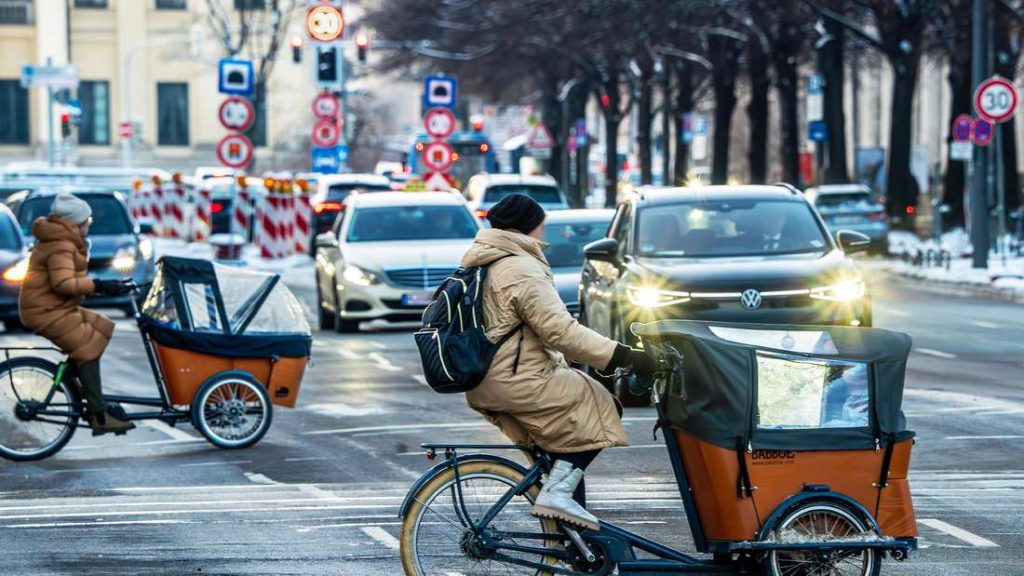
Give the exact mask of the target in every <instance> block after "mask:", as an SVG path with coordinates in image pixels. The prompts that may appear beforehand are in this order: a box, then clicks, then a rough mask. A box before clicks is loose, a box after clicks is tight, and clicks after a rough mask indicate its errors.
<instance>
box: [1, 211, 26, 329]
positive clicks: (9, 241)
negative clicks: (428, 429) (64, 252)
mask: <svg viewBox="0 0 1024 576" xmlns="http://www.w3.org/2000/svg"><path fill="white" fill-rule="evenodd" d="M0 270H2V272H0V320H3V323H4V328H6V329H7V331H8V332H10V331H11V330H18V329H20V328H21V319H20V318H19V317H18V292H19V291H20V290H21V283H22V282H23V281H24V280H25V274H26V273H28V243H27V242H26V241H25V238H24V236H22V235H21V228H20V227H19V226H18V221H17V220H16V219H15V218H14V214H13V213H11V211H10V209H9V208H7V206H3V205H0Z"/></svg>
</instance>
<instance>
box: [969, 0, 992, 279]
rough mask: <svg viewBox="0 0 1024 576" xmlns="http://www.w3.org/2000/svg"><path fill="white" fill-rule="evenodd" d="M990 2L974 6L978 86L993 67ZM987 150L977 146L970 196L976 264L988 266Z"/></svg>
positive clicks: (974, 69) (973, 38) (974, 70)
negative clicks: (990, 61) (991, 65)
mask: <svg viewBox="0 0 1024 576" xmlns="http://www.w3.org/2000/svg"><path fill="white" fill-rule="evenodd" d="M988 4H989V3H988V2H981V1H979V0H975V1H974V3H973V6H972V10H971V29H972V30H971V43H972V51H971V79H972V84H973V85H975V86H978V85H980V84H981V83H982V82H983V81H984V79H985V78H987V77H988V70H989V68H988V67H989V62H988V57H989V53H990V52H989V50H988V41H989V27H990V22H989V9H988ZM986 158H987V154H986V152H985V150H984V149H983V148H981V147H975V149H974V162H973V174H972V175H971V176H972V178H971V188H970V196H969V202H968V204H967V205H968V207H969V210H970V212H969V214H970V234H971V245H972V246H973V247H974V252H973V256H972V260H973V261H972V263H971V264H972V266H973V267H974V268H987V267H988V250H989V238H988V194H987V193H986V192H985V190H986V188H985V184H986V180H987V177H986V176H987V175H986V172H987V170H986V165H985V160H986Z"/></svg>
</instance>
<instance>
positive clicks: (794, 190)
mask: <svg viewBox="0 0 1024 576" xmlns="http://www.w3.org/2000/svg"><path fill="white" fill-rule="evenodd" d="M774 186H782V187H783V188H785V189H786V190H789V192H790V193H791V194H794V195H796V196H799V195H801V194H803V192H801V191H800V189H799V188H797V187H796V186H793V185H792V184H790V183H789V182H776V183H775V184H774Z"/></svg>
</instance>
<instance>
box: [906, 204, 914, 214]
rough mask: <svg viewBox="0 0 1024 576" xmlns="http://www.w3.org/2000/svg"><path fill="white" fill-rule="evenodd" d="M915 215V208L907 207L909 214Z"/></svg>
mask: <svg viewBox="0 0 1024 576" xmlns="http://www.w3.org/2000/svg"><path fill="white" fill-rule="evenodd" d="M913 213H914V207H913V206H912V205H908V206H907V214H913Z"/></svg>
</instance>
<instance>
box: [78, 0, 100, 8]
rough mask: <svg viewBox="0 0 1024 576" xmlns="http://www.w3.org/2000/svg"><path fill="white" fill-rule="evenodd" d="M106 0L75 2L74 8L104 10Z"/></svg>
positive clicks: (80, 0) (79, 0)
mask: <svg viewBox="0 0 1024 576" xmlns="http://www.w3.org/2000/svg"><path fill="white" fill-rule="evenodd" d="M106 7H107V0H75V8H106Z"/></svg>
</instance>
